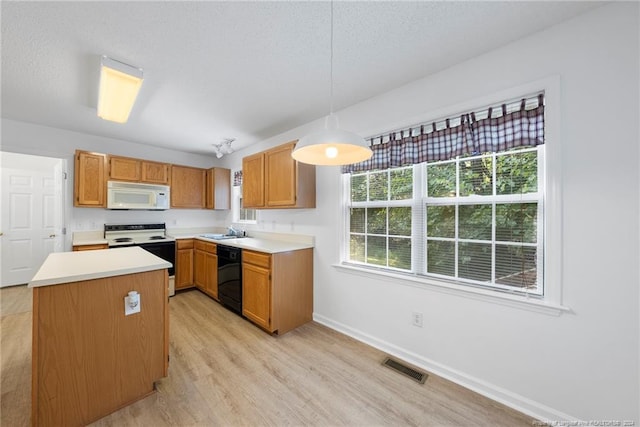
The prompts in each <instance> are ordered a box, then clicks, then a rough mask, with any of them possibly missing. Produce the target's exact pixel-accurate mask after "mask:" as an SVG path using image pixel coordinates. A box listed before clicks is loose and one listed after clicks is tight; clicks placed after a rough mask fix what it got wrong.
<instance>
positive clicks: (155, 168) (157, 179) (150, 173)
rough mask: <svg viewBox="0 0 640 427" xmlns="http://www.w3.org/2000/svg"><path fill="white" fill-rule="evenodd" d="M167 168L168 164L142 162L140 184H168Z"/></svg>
mask: <svg viewBox="0 0 640 427" xmlns="http://www.w3.org/2000/svg"><path fill="white" fill-rule="evenodd" d="M169 168H170V165H169V164H168V163H158V162H149V161H147V160H143V161H142V182H147V183H149V184H163V185H167V184H169Z"/></svg>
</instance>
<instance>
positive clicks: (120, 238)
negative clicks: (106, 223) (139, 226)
mask: <svg viewBox="0 0 640 427" xmlns="http://www.w3.org/2000/svg"><path fill="white" fill-rule="evenodd" d="M113 241H114V242H116V243H124V242H133V239H132V238H131V237H118V238H117V239H113Z"/></svg>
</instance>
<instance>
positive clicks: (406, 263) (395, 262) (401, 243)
mask: <svg viewBox="0 0 640 427" xmlns="http://www.w3.org/2000/svg"><path fill="white" fill-rule="evenodd" d="M389 266H390V267H395V268H402V269H404V270H411V239H406V238H402V237H390V238H389Z"/></svg>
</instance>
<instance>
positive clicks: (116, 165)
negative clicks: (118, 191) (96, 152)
mask: <svg viewBox="0 0 640 427" xmlns="http://www.w3.org/2000/svg"><path fill="white" fill-rule="evenodd" d="M141 178H142V169H141V161H140V160H138V159H132V158H130V157H119V156H109V179H111V180H114V181H133V182H139V181H140V180H141Z"/></svg>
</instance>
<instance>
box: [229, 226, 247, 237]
mask: <svg viewBox="0 0 640 427" xmlns="http://www.w3.org/2000/svg"><path fill="white" fill-rule="evenodd" d="M228 233H229V235H230V236H236V237H244V236H246V235H247V233H246V231H244V230H236V229H235V228H233V225H230V226H229V232H228Z"/></svg>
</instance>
